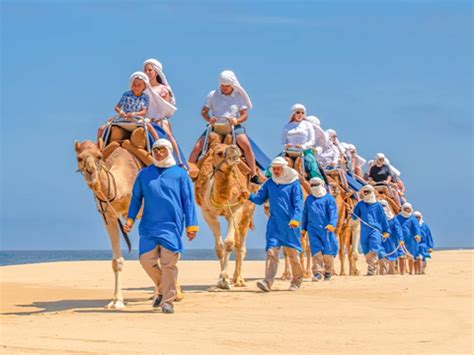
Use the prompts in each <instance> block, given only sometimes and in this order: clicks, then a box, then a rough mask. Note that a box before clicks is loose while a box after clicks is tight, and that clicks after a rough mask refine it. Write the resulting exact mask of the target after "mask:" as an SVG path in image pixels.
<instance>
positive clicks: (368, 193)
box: [362, 191, 372, 195]
mask: <svg viewBox="0 0 474 355" xmlns="http://www.w3.org/2000/svg"><path fill="white" fill-rule="evenodd" d="M371 192H372V191H362V193H363V194H364V195H370V194H371Z"/></svg>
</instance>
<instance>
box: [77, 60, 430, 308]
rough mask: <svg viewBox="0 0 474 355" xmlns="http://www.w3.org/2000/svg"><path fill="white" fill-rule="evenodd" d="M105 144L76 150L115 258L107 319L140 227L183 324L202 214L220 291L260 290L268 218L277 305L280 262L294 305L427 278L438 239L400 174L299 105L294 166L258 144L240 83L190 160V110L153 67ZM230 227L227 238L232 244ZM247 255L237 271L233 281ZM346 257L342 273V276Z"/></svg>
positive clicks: (210, 100)
mask: <svg viewBox="0 0 474 355" xmlns="http://www.w3.org/2000/svg"><path fill="white" fill-rule="evenodd" d="M129 86H130V89H129V90H128V91H126V92H125V93H124V94H123V95H122V96H121V98H120V100H119V101H118V103H117V105H116V106H115V112H116V115H115V116H113V117H111V118H110V119H108V120H107V122H106V123H105V124H104V125H102V126H101V127H100V128H99V129H98V132H97V140H96V141H95V142H93V141H84V142H78V141H76V142H75V151H76V154H77V164H78V171H79V172H80V173H81V174H82V175H83V176H84V179H85V181H86V183H87V185H88V187H89V188H90V189H91V191H92V193H93V196H94V200H95V203H96V205H97V210H98V212H99V213H100V214H101V215H102V217H103V220H104V224H105V227H106V230H107V233H108V234H109V238H110V241H111V245H112V255H113V256H112V269H113V272H114V275H115V289H114V295H113V298H112V300H111V301H110V303H109V304H108V305H107V308H114V309H120V308H123V307H125V303H124V299H123V294H122V283H121V271H122V269H123V266H124V258H123V256H122V250H121V242H120V239H121V236H122V238H123V239H124V241H125V243H126V244H127V246H128V248H129V250H130V248H131V244H130V240H129V237H128V233H129V232H130V231H131V230H132V229H133V226H134V223H135V221H136V220H138V219H140V223H139V227H138V228H139V229H138V231H139V235H140V240H139V260H140V263H141V265H142V266H143V269H144V270H145V272H146V273H147V274H148V275H149V277H150V279H151V280H152V282H153V284H154V286H155V293H154V296H153V300H152V307H153V308H156V309H161V311H162V312H163V313H173V312H174V302H175V301H179V300H181V299H182V298H183V294H182V293H181V289H180V286H179V284H178V277H177V275H178V267H177V263H178V260H179V255H180V253H181V252H182V240H181V236H182V234H183V233H184V234H186V236H187V238H188V239H189V240H193V239H194V238H195V237H196V234H197V233H198V231H199V227H198V222H197V207H196V205H197V206H199V207H200V209H201V213H202V216H203V218H204V220H205V222H206V223H207V224H208V226H209V228H210V230H211V231H212V234H213V236H214V245H215V252H216V257H217V259H218V260H219V264H220V273H219V275H216V276H217V282H216V284H215V285H214V286H213V287H211V289H210V290H229V289H231V287H244V286H246V282H245V277H244V273H243V272H244V269H243V263H244V260H245V255H246V238H247V234H248V232H249V230H252V229H253V226H254V222H253V215H254V211H255V207H256V205H263V208H264V211H265V214H266V215H267V217H268V222H267V230H266V234H265V240H266V246H265V250H266V263H265V278H264V279H263V280H261V281H258V282H257V286H258V288H259V289H260V290H261V291H263V292H270V291H272V286H273V282H274V280H275V277H276V274H277V266H278V261H279V257H280V255H279V254H280V253H281V252H282V253H283V256H284V259H285V268H284V272H283V274H282V278H283V279H287V280H289V281H290V287H289V290H290V291H297V290H298V289H299V288H300V287H301V284H302V282H303V281H304V280H308V281H313V282H318V281H321V280H331V279H332V276H333V275H347V274H349V275H360V273H361V272H360V269H359V268H358V265H357V262H358V259H359V250H361V251H362V252H363V254H364V255H365V259H366V262H367V275H369V276H373V275H384V274H395V273H399V274H405V272H408V273H409V274H421V273H424V271H425V267H426V260H427V259H428V258H430V254H431V251H432V248H433V239H432V236H431V232H430V230H429V228H428V226H427V225H426V224H425V223H424V221H423V218H422V215H421V213H419V212H415V211H414V210H413V207H412V206H411V204H410V203H408V202H407V199H406V195H405V187H404V184H403V182H402V180H401V179H400V175H401V174H400V172H399V171H398V170H397V169H396V168H395V167H394V166H393V165H392V164H390V162H389V160H388V159H387V158H386V157H385V156H384V155H383V154H381V153H379V154H377V155H376V156H375V158H374V159H373V160H371V161H369V162H368V163H367V169H366V171H365V172H363V170H362V169H363V167H364V165H366V161H365V159H363V158H362V157H360V156H359V155H358V154H357V150H356V147H355V146H354V145H352V144H349V143H344V142H340V141H339V140H338V137H337V133H336V132H335V131H334V130H332V129H328V130H324V129H322V128H321V123H320V120H319V119H318V118H317V117H316V116H311V115H307V112H306V108H305V106H303V105H301V104H295V105H293V107H292V108H291V111H290V115H289V117H288V121H287V123H286V124H284V125H283V130H282V133H281V145H282V149H281V151H280V152H276V154H274V155H275V157H274V158H273V159H270V158H269V157H268V156H267V155H266V154H265V153H263V152H262V151H261V149H260V148H259V147H258V146H257V144H256V143H255V142H254V141H253V140H252V139H251V138H250V137H249V136H248V135H247V132H246V129H245V127H244V123H245V122H246V121H247V120H248V119H249V111H250V110H251V109H252V101H251V100H250V97H249V95H248V94H247V92H246V90H245V89H244V88H243V86H242V85H241V84H240V82H239V81H238V79H237V77H236V75H235V74H234V73H233V72H232V71H229V70H226V71H223V72H222V73H221V74H220V76H219V82H218V85H217V88H216V89H215V90H212V91H211V92H209V94H208V96H207V98H206V100H205V103H204V105H203V107H202V110H201V116H202V118H203V119H204V120H205V123H206V127H205V129H204V132H203V133H202V135H201V136H200V137H199V138H198V140H197V141H196V143H195V146H194V148H193V149H192V152H191V154H190V156H189V158H188V159H186V158H185V155H184V153H183V151H182V150H181V149H180V146H179V144H178V142H177V141H176V139H175V138H174V136H173V133H172V128H171V120H170V118H171V117H172V116H173V114H174V113H175V111H176V98H175V95H174V93H173V90H172V88H171V85H170V84H169V82H168V80H167V78H166V76H165V75H164V72H163V67H162V65H161V63H160V62H159V61H158V60H156V59H148V60H146V61H145V62H144V63H143V69H142V71H138V72H134V73H133V74H132V75H131V76H130V80H129ZM220 217H222V218H221V219H223V220H224V221H225V222H226V224H227V228H226V231H225V236H224V234H223V232H222V230H221V227H220V222H219V220H220ZM232 253H234V257H235V269H234V272H233V274H232V277H230V276H229V273H230V270H229V260H230V257H231V254H232ZM337 255H338V256H339V259H340V270H339V271H338V272H337V273H336V271H335V270H334V258H335V257H336V256H337Z"/></svg>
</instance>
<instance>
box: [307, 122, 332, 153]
mask: <svg viewBox="0 0 474 355" xmlns="http://www.w3.org/2000/svg"><path fill="white" fill-rule="evenodd" d="M305 120H306V121H308V122H309V123H311V124H312V125H313V128H314V138H315V145H316V146H317V147H321V150H323V147H325V146H327V144H328V136H327V134H326V132H325V131H324V130H323V129H322V128H321V121H320V120H319V118H317V117H316V116H306V117H305ZM318 154H320V153H318Z"/></svg>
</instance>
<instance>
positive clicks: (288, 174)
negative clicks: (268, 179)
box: [270, 157, 298, 185]
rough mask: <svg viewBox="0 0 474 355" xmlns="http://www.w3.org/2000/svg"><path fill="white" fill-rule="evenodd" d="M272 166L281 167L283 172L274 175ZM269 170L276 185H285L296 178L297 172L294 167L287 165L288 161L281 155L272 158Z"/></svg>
mask: <svg viewBox="0 0 474 355" xmlns="http://www.w3.org/2000/svg"><path fill="white" fill-rule="evenodd" d="M274 166H282V167H283V174H282V175H281V176H279V177H276V176H275V174H273V167H274ZM270 172H271V173H272V180H273V182H274V183H276V184H278V185H287V184H291V183H293V182H295V181H296V180H298V172H297V171H296V170H295V169H292V168H290V167H289V166H288V162H287V161H286V160H285V159H284V158H282V157H276V158H275V159H273V160H272V164H271V166H270Z"/></svg>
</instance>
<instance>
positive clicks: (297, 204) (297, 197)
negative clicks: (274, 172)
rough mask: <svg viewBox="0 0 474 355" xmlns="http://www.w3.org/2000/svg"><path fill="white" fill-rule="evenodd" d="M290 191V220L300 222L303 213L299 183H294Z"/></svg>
mask: <svg viewBox="0 0 474 355" xmlns="http://www.w3.org/2000/svg"><path fill="white" fill-rule="evenodd" d="M291 190H292V191H291V192H292V193H293V198H292V201H293V217H292V218H291V220H293V221H298V222H300V221H301V215H302V213H303V191H301V185H300V183H299V182H297V183H294V184H293V188H292V189H291Z"/></svg>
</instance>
